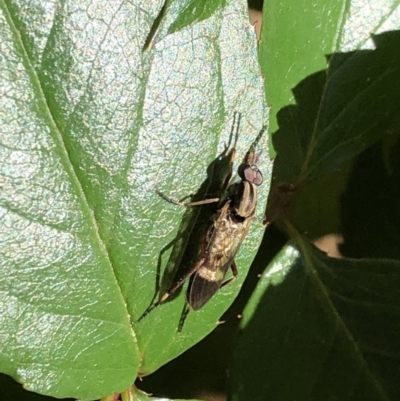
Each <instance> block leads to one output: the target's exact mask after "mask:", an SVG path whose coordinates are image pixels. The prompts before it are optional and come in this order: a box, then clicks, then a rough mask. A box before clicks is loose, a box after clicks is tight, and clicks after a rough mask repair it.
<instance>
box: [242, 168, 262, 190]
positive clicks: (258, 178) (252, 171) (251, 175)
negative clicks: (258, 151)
mask: <svg viewBox="0 0 400 401" xmlns="http://www.w3.org/2000/svg"><path fill="white" fill-rule="evenodd" d="M243 178H244V179H245V180H246V181H248V182H251V183H252V184H254V185H257V186H259V185H261V184H262V182H263V176H262V174H261V171H260V170H259V169H258V167H257V166H256V165H254V164H252V165H250V166H247V167H246V168H245V169H244V170H243Z"/></svg>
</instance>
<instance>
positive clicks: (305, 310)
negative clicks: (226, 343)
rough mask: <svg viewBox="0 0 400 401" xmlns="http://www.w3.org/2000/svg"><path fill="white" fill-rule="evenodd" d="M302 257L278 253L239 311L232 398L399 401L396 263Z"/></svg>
mask: <svg viewBox="0 0 400 401" xmlns="http://www.w3.org/2000/svg"><path fill="white" fill-rule="evenodd" d="M303 253H304V254H305V255H306V257H305V258H301V257H300V256H299V253H298V251H297V250H296V249H295V248H293V247H292V246H287V247H286V248H284V249H283V250H282V251H281V252H280V254H278V255H277V257H276V258H275V260H274V263H273V264H272V265H271V266H270V267H269V268H268V270H267V271H266V272H265V273H264V274H263V275H262V277H261V279H260V282H259V285H258V287H257V289H256V291H255V293H254V294H253V296H252V298H251V300H250V302H249V304H248V306H247V307H246V309H245V311H244V318H243V321H242V330H243V331H242V336H241V337H240V341H239V342H238V346H237V349H236V351H235V355H234V359H233V366H232V369H231V373H230V383H231V399H232V400H249V399H251V400H254V401H257V400H260V401H261V400H265V399H279V400H282V401H285V400H293V399H296V400H299V401H302V400H307V401H312V400H316V401H317V400H318V401H319V400H326V401H329V400H354V401H355V400H360V401H361V400H362V401H365V400H374V401H377V400H397V399H399V396H400V391H399V386H398V383H399V379H400V377H399V372H400V369H399V368H400V362H399V357H398V356H399V341H398V333H399V330H400V319H399V316H400V313H399V312H400V311H399V305H400V296H399V291H398V288H399V285H400V274H399V271H400V262H399V261H394V260H393V261H391V260H378V259H375V260H373V259H370V260H359V261H356V260H340V259H329V258H327V257H326V256H324V255H322V254H321V253H320V252H318V251H316V250H311V249H305V250H304V249H303ZM260 361H262V363H260ZM249 366H252V367H254V368H253V369H249Z"/></svg>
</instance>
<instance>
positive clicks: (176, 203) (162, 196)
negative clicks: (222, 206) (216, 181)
mask: <svg viewBox="0 0 400 401" xmlns="http://www.w3.org/2000/svg"><path fill="white" fill-rule="evenodd" d="M156 194H157V195H158V196H160V197H161V198H163V199H164V200H165V201H167V202H169V203H173V204H174V205H178V206H184V207H193V206H201V205H207V204H209V203H217V202H219V198H210V199H203V200H201V201H196V202H181V201H178V200H176V199H173V198H170V197H169V196H166V195H164V194H163V193H162V192H160V191H156Z"/></svg>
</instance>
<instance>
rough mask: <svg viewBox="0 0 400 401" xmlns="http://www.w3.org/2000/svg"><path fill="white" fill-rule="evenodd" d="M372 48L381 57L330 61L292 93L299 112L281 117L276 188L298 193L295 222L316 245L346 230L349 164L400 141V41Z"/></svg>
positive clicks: (390, 35)
mask: <svg viewBox="0 0 400 401" xmlns="http://www.w3.org/2000/svg"><path fill="white" fill-rule="evenodd" d="M373 41H374V43H375V45H376V49H374V50H360V51H355V52H349V53H335V54H332V55H330V56H329V57H328V60H329V68H328V69H327V70H324V71H320V72H317V73H315V74H312V75H311V76H309V77H307V78H305V79H304V80H303V81H301V82H300V83H299V84H298V85H297V86H296V87H295V88H293V94H294V98H295V102H296V104H295V105H289V106H286V107H284V108H282V109H281V110H280V111H279V112H278V114H277V119H278V123H279V129H278V130H277V131H276V132H275V133H274V134H273V135H272V138H273V144H274V148H275V150H276V152H277V157H276V160H275V164H274V170H273V188H276V187H277V186H278V185H280V184H281V183H290V184H294V185H295V186H296V188H298V191H297V192H296V194H295V196H294V199H295V200H294V201H293V203H292V205H293V207H292V209H291V210H290V213H289V216H290V219H291V220H292V222H293V223H294V224H295V225H296V227H298V228H299V230H300V231H301V232H307V233H308V234H307V235H308V236H309V237H310V238H315V237H317V236H321V235H324V234H327V233H329V232H332V231H337V230H339V228H340V224H339V222H338V221H337V215H338V212H337V210H338V209H339V208H340V206H339V202H340V196H341V195H342V193H343V191H344V190H345V188H346V185H347V180H348V172H349V165H348V164H349V163H351V162H352V161H353V160H354V159H355V158H356V157H358V156H359V155H360V154H361V153H362V152H364V151H365V150H366V149H368V148H369V147H371V146H372V145H374V144H376V143H378V142H380V141H382V140H383V138H388V137H389V141H391V142H395V139H394V138H395V137H398V135H399V133H400V119H399V117H398V116H399V113H400V52H399V51H398V49H399V47H400V33H399V32H398V31H393V32H386V33H383V34H380V35H377V36H374V37H373ZM346 163H347V164H346ZM328 181H329V182H330V184H329V186H327V185H325V184H326V183H327V182H328ZM271 192H273V191H271ZM329 192H331V193H329ZM328 195H329V196H328ZM275 203H276V202H275ZM305 210H307V212H306V213H305ZM330 210H335V213H333V214H332V213H329V211H330ZM283 213H284V211H278V212H276V211H274V215H276V214H283ZM313 218H314V219H318V221H316V220H314V221H313ZM324 227H326V230H325V231H324Z"/></svg>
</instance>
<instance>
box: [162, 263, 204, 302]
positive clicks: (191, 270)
mask: <svg viewBox="0 0 400 401" xmlns="http://www.w3.org/2000/svg"><path fill="white" fill-rule="evenodd" d="M204 260H205V259H204V258H201V259H200V260H199V261H198V262H197V263H196V264H195V265H194V266H193V267H192V268H191V269H190V270H189V271H188V272H186V273H185V274H184V275H183V276H182V277H181V278H180V279H179V280H178V281H177V282H176V283H174V284H172V286H171V287H170V288H169V289H168V290H167V292H166V293H165V294H164V295H163V296H162V297H161V298H160V300H159V301H158V304H161V303H163V302H164V301H165V300H166V299H168V298H169V297H170V296H171V295H172V294H173V293H174V292H175V291H176V290H177V289H178V288H179V287H180V286H181V285H182V284H183V283H184V282H185V281H186V280H187V279H188V278H189V277H190V276H191V275H192V274H193V273H195V272H196V271H197V270H199V269H200V267H201V266H202V265H203V263H204Z"/></svg>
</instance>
